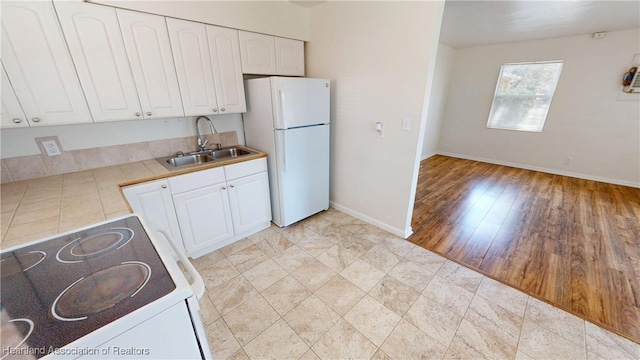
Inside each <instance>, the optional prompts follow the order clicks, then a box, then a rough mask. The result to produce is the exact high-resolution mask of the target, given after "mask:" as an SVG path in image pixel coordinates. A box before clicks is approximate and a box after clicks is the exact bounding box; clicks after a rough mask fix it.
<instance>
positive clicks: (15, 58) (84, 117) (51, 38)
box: [2, 1, 92, 126]
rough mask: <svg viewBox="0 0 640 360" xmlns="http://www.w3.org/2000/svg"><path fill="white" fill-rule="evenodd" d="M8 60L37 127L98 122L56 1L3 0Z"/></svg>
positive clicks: (18, 91) (13, 81) (10, 72)
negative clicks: (59, 17)
mask: <svg viewBox="0 0 640 360" xmlns="http://www.w3.org/2000/svg"><path fill="white" fill-rule="evenodd" d="M2 61H3V63H4V66H5V69H6V71H7V75H8V77H9V80H10V81H11V85H12V86H13V89H14V90H15V94H16V96H17V97H18V99H19V100H20V104H21V105H22V108H23V109H24V113H25V115H26V116H27V117H28V119H29V122H30V124H31V125H32V126H38V125H43V126H44V125H59V124H78V123H87V122H91V121H92V118H91V114H90V113H89V108H88V106H87V103H86V101H85V98H84V95H83V93H82V89H81V87H80V82H79V81H78V76H77V74H76V71H75V68H74V66H73V62H72V61H71V56H70V55H69V51H68V49H67V44H66V43H65V41H64V38H63V36H62V31H61V29H60V25H59V24H58V20H57V19H56V15H55V11H54V9H53V4H52V3H51V2H46V1H16V2H12V1H2Z"/></svg>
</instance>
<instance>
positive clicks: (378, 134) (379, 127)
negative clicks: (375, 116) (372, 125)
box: [376, 121, 384, 139]
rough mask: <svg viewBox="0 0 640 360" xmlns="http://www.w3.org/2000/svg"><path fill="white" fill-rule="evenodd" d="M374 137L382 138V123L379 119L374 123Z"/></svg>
mask: <svg viewBox="0 0 640 360" xmlns="http://www.w3.org/2000/svg"><path fill="white" fill-rule="evenodd" d="M376 138H378V139H384V124H383V123H381V122H380V121H378V122H377V123H376Z"/></svg>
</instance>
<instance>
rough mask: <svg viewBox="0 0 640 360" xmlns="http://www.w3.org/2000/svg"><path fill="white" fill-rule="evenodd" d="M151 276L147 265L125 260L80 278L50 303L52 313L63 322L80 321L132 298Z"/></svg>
mask: <svg viewBox="0 0 640 360" xmlns="http://www.w3.org/2000/svg"><path fill="white" fill-rule="evenodd" d="M150 277H151V268H150V267H149V265H147V264H145V263H143V262H139V261H127V262H123V263H121V264H120V265H116V266H112V267H110V268H106V269H104V270H100V271H98V272H97V273H95V274H93V275H90V276H87V277H82V278H80V279H78V280H77V281H76V282H74V283H73V284H71V285H69V287H67V288H66V289H65V290H64V291H63V292H62V293H61V294H60V295H58V297H57V298H56V300H55V301H54V302H53V305H52V306H51V314H52V315H53V317H55V318H56V319H58V320H62V321H80V320H84V319H86V318H87V316H88V315H91V314H95V313H98V312H100V311H103V310H106V309H109V308H111V307H113V306H115V305H116V304H118V303H119V302H121V301H123V300H124V299H126V298H131V297H134V296H135V295H136V294H137V293H138V292H139V291H140V290H142V288H143V287H144V286H145V285H146V284H147V282H148V281H149V278H150Z"/></svg>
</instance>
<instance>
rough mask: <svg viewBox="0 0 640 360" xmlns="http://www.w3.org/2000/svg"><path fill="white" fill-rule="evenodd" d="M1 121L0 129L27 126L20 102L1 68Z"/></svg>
mask: <svg viewBox="0 0 640 360" xmlns="http://www.w3.org/2000/svg"><path fill="white" fill-rule="evenodd" d="M1 119H2V120H1V121H0V128H3V129H4V128H16V127H26V126H29V122H28V121H27V117H26V116H25V115H24V111H22V107H21V106H20V102H19V101H18V98H17V97H16V94H15V93H14V92H13V88H12V87H11V84H10V83H9V78H8V77H7V73H6V72H5V71H4V66H3V67H2V118H1Z"/></svg>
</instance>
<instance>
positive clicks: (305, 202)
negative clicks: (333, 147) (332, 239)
mask: <svg viewBox="0 0 640 360" xmlns="http://www.w3.org/2000/svg"><path fill="white" fill-rule="evenodd" d="M275 135H276V136H275V137H276V156H275V159H272V160H275V161H276V164H277V166H276V168H277V175H278V176H277V177H278V183H277V184H272V186H274V185H275V186H278V193H279V197H278V199H275V198H274V199H273V200H274V201H278V203H277V204H274V205H275V206H273V222H274V223H276V225H278V226H288V225H291V224H293V223H294V222H296V221H299V220H302V219H304V218H306V217H309V216H311V215H313V214H315V213H318V212H320V211H323V210H326V209H328V208H329V125H319V126H309V127H304V128H298V129H290V130H276V131H275Z"/></svg>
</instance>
